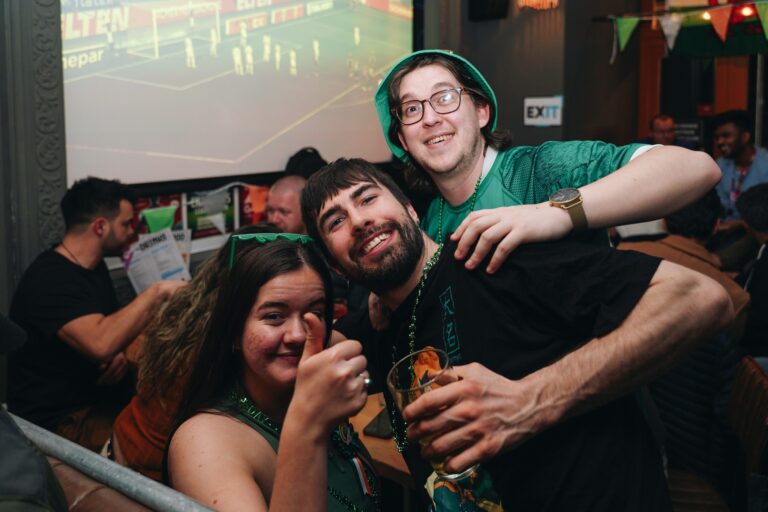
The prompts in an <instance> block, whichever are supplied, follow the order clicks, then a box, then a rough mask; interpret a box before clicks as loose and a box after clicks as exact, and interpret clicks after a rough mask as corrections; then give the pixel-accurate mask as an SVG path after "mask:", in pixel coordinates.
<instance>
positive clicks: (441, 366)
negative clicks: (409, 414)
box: [387, 347, 477, 480]
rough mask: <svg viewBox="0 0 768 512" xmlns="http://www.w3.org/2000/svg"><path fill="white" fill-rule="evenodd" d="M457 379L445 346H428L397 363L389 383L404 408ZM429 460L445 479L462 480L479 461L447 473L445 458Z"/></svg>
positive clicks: (399, 406) (399, 404)
mask: <svg viewBox="0 0 768 512" xmlns="http://www.w3.org/2000/svg"><path fill="white" fill-rule="evenodd" d="M457 380H459V379H458V376H457V375H456V372H455V371H454V370H453V367H452V366H451V362H450V359H449V358H448V354H446V353H445V351H444V350H440V349H438V348H432V347H427V348H424V349H422V350H417V351H416V352H412V353H410V354H408V355H407V356H405V357H404V358H402V359H401V360H399V361H398V362H397V363H395V365H394V366H393V367H392V369H391V370H390V371H389V374H388V375H387V387H388V388H389V391H390V393H392V397H393V398H394V400H395V404H396V405H397V408H398V409H399V410H400V412H403V409H405V408H406V407H407V406H408V404H410V403H411V402H413V401H415V400H416V399H417V398H419V397H420V396H421V395H423V394H424V393H427V392H429V391H431V390H433V389H437V388H439V387H441V386H444V385H446V384H448V383H450V382H454V381H457ZM429 441H430V439H421V440H420V441H419V442H420V443H421V444H422V445H426V444H428V443H429ZM429 463H430V464H432V468H433V469H434V470H435V473H437V476H439V477H441V478H444V479H446V480H460V479H462V478H465V477H466V476H468V475H470V474H471V473H472V472H473V471H475V470H477V465H474V466H472V467H470V468H468V469H465V470H464V471H462V472H461V473H446V472H445V471H443V465H444V464H445V459H433V460H430V461H429Z"/></svg>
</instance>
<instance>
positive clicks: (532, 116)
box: [523, 96, 563, 126]
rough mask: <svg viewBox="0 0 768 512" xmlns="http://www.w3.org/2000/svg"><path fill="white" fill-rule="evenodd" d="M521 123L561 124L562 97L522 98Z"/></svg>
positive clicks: (537, 124) (538, 124) (535, 124)
mask: <svg viewBox="0 0 768 512" xmlns="http://www.w3.org/2000/svg"><path fill="white" fill-rule="evenodd" d="M523 125H525V126H562V125H563V97H562V96H551V97H548V98H525V99H523Z"/></svg>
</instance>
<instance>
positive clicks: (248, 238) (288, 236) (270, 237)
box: [229, 233, 315, 270]
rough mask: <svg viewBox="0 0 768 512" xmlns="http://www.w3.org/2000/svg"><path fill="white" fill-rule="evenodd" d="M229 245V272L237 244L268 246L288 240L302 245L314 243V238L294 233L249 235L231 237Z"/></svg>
mask: <svg viewBox="0 0 768 512" xmlns="http://www.w3.org/2000/svg"><path fill="white" fill-rule="evenodd" d="M230 240H231V241H230V243H229V270H232V266H233V265H234V263H235V245H236V244H237V242H255V243H258V244H268V243H269V242H274V241H275V240H288V241H289V242H295V243H299V244H303V245H307V244H313V243H315V240H314V238H312V237H311V236H309V235H297V234H295V233H250V234H245V235H232V236H231V237H230Z"/></svg>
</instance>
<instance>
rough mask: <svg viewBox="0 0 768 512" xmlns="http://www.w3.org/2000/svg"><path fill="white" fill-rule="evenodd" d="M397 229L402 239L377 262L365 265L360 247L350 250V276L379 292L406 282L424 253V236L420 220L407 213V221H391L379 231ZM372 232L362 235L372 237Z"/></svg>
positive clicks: (384, 291)
mask: <svg viewBox="0 0 768 512" xmlns="http://www.w3.org/2000/svg"><path fill="white" fill-rule="evenodd" d="M385 230H394V231H396V232H397V234H398V236H399V237H400V239H401V240H402V243H400V244H399V245H398V246H397V247H390V248H388V249H389V250H388V252H387V253H386V254H383V255H382V257H381V259H380V260H379V261H378V262H377V263H376V265H375V266H373V267H371V266H364V265H362V264H361V263H360V262H359V260H358V258H357V255H356V254H355V253H356V252H357V251H353V252H351V253H350V254H349V258H350V260H351V261H352V265H351V266H350V267H349V268H346V269H344V271H345V273H346V274H347V276H348V277H349V278H350V279H351V280H353V281H356V282H358V283H360V284H361V285H363V286H365V287H366V288H368V289H369V290H371V291H373V292H375V293H376V294H379V295H380V294H382V293H386V292H388V291H390V290H393V289H395V288H397V287H399V286H401V285H402V284H403V283H405V282H406V281H407V280H408V279H409V278H410V277H411V275H412V274H413V272H414V270H415V269H416V267H417V266H418V264H419V261H421V256H422V254H423V253H424V238H423V237H422V236H421V229H419V226H418V224H416V221H414V220H413V219H411V218H410V217H407V219H406V220H405V221H404V222H403V223H399V224H398V223H396V222H387V223H385V224H382V225H381V226H379V227H378V228H377V229H376V231H385ZM371 234H372V233H371V232H367V233H366V234H364V235H361V238H368V237H369V236H370V235H371Z"/></svg>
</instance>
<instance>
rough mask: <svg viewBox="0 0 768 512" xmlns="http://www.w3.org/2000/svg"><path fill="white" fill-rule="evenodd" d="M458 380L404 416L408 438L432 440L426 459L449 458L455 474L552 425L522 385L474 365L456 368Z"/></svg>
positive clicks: (425, 449) (420, 401)
mask: <svg viewBox="0 0 768 512" xmlns="http://www.w3.org/2000/svg"><path fill="white" fill-rule="evenodd" d="M455 370H456V373H457V374H458V375H459V376H460V377H461V380H459V381H457V382H453V383H450V384H448V385H446V386H444V387H442V388H439V389H435V390H432V391H430V392H429V393H426V394H424V395H422V396H421V397H420V398H419V399H418V400H416V401H415V402H413V403H412V404H411V405H409V406H408V407H407V408H406V409H405V411H404V413H403V416H404V418H405V420H406V421H407V422H409V423H410V425H409V427H408V438H409V439H411V440H414V441H416V440H419V439H430V438H431V439H432V440H431V442H430V443H429V444H427V445H425V446H424V447H423V448H422V455H423V456H424V457H425V458H441V457H450V458H449V459H448V461H447V462H446V470H447V471H449V472H456V473H458V472H460V471H463V470H465V469H467V468H468V467H470V466H472V465H473V464H478V463H482V462H483V461H486V460H488V459H491V458H493V457H495V456H497V455H499V454H500V453H503V452H506V451H508V450H509V449H511V448H513V447H514V446H516V445H519V444H521V443H523V442H524V441H525V440H526V439H528V438H530V437H532V436H533V435H535V434H536V433H538V432H539V431H541V430H543V429H544V428H546V427H547V426H549V425H550V424H552V423H554V422H555V421H556V419H555V418H547V417H545V415H544V414H542V412H541V411H542V407H541V405H540V403H539V399H538V398H539V397H538V395H537V394H536V393H532V392H531V391H530V388H529V386H528V385H527V384H526V381H513V380H510V379H507V378H504V377H502V376H501V375H498V374H496V373H494V372H492V371H491V370H489V369H488V368H486V367H484V366H483V365H481V364H478V363H472V364H468V365H465V366H457V367H455Z"/></svg>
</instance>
